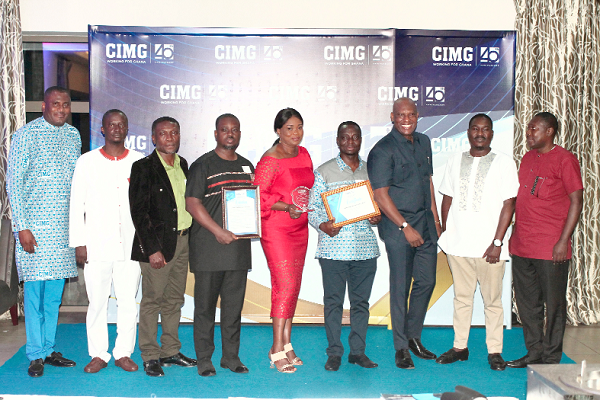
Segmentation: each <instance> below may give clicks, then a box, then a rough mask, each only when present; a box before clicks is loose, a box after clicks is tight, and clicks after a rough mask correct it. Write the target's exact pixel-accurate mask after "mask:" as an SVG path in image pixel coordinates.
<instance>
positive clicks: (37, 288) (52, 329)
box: [23, 279, 65, 361]
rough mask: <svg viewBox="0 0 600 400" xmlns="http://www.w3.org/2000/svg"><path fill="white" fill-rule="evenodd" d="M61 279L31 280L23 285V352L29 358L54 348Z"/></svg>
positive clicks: (50, 351)
mask: <svg viewBox="0 0 600 400" xmlns="http://www.w3.org/2000/svg"><path fill="white" fill-rule="evenodd" d="M64 287H65V280H64V279H55V280H49V281H31V282H25V283H24V284H23V292H24V296H25V298H24V303H25V304H24V305H25V330H26V333H27V346H26V347H25V352H26V354H27V358H28V359H29V360H30V361H33V360H37V359H38V358H41V359H45V358H46V357H47V356H49V355H50V354H52V352H53V351H54V345H55V344H56V325H57V324H58V309H59V307H60V304H61V302H62V295H63V289H64Z"/></svg>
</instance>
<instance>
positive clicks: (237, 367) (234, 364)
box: [211, 359, 250, 374]
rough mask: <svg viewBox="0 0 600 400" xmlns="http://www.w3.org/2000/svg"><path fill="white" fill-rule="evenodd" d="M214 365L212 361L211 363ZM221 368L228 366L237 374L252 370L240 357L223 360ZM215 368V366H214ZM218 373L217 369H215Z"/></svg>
mask: <svg viewBox="0 0 600 400" xmlns="http://www.w3.org/2000/svg"><path fill="white" fill-rule="evenodd" d="M211 365H212V363H211ZM221 368H228V369H229V370H231V371H233V372H235V373H236V374H246V373H248V372H249V371H250V370H249V369H248V367H246V366H245V365H244V364H243V363H242V362H241V361H240V360H239V359H237V360H233V361H230V360H223V359H222V360H221ZM213 369H214V368H213ZM215 374H216V371H215Z"/></svg>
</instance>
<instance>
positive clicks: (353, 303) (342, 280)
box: [319, 258, 377, 357]
mask: <svg viewBox="0 0 600 400" xmlns="http://www.w3.org/2000/svg"><path fill="white" fill-rule="evenodd" d="M319 264H321V272H322V273H323V304H324V308H323V309H324V314H325V333H326V335H327V342H328V343H329V347H327V355H328V356H339V357H341V356H342V355H343V354H344V345H343V344H342V341H341V340H340V336H341V333H342V314H343V311H344V298H345V296H346V283H347V284H348V298H349V299H350V335H349V336H348V343H349V344H350V354H353V355H360V354H364V352H365V347H366V339H367V327H368V326H369V298H370V297H371V289H372V288H373V280H374V279H375V272H376V271H377V258H371V259H369V260H361V261H352V260H350V261H339V260H328V259H325V258H320V259H319Z"/></svg>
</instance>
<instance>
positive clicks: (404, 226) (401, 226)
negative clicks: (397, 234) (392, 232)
mask: <svg viewBox="0 0 600 400" xmlns="http://www.w3.org/2000/svg"><path fill="white" fill-rule="evenodd" d="M407 226H408V222H406V221H404V223H403V224H402V225H400V228H398V229H400V230H401V231H402V230H404V228H406V227H407Z"/></svg>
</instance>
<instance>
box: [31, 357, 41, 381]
mask: <svg viewBox="0 0 600 400" xmlns="http://www.w3.org/2000/svg"><path fill="white" fill-rule="evenodd" d="M27 375H29V376H31V377H32V378H37V377H40V376H42V375H44V360H42V359H41V358H38V359H37V360H33V361H32V362H30V363H29V368H27Z"/></svg>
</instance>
